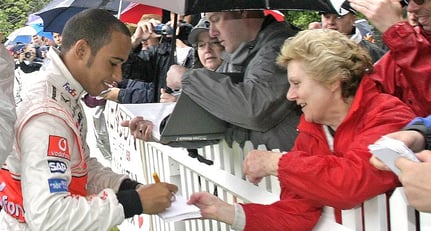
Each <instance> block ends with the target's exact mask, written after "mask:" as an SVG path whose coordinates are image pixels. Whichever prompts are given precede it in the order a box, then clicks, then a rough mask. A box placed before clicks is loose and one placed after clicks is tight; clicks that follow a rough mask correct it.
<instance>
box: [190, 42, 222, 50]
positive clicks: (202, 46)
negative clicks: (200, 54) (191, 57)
mask: <svg viewBox="0 0 431 231" xmlns="http://www.w3.org/2000/svg"><path fill="white" fill-rule="evenodd" d="M207 45H208V46H209V47H210V48H216V47H220V46H221V45H220V42H219V41H209V42H203V41H199V42H197V43H196V44H195V48H197V49H199V50H203V49H205V47H206V46H207Z"/></svg>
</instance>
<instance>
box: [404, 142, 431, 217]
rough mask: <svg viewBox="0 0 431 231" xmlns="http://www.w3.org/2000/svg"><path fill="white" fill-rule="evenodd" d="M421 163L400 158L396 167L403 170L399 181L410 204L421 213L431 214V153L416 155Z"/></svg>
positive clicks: (425, 152) (426, 151)
mask: <svg viewBox="0 0 431 231" xmlns="http://www.w3.org/2000/svg"><path fill="white" fill-rule="evenodd" d="M416 156H417V157H418V159H419V160H421V161H423V162H420V163H416V162H413V161H411V160H408V159H406V158H398V159H397V160H396V161H395V165H396V166H397V167H398V168H399V169H400V170H401V174H400V175H399V177H398V178H399V179H400V182H401V184H403V186H404V192H405V193H406V196H407V200H408V201H409V204H410V205H411V206H413V207H414V208H416V209H417V210H419V211H423V212H431V196H430V195H431V177H430V175H431V151H429V150H425V151H422V152H420V153H418V154H417V155H416Z"/></svg>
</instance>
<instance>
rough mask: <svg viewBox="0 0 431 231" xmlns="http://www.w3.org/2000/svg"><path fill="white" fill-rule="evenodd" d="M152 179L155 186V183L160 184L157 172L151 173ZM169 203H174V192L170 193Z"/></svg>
mask: <svg viewBox="0 0 431 231" xmlns="http://www.w3.org/2000/svg"><path fill="white" fill-rule="evenodd" d="M153 179H154V182H155V183H156V184H157V183H160V178H159V174H157V172H154V173H153ZM171 195H172V196H171V201H172V202H173V201H175V199H176V197H175V193H174V192H171Z"/></svg>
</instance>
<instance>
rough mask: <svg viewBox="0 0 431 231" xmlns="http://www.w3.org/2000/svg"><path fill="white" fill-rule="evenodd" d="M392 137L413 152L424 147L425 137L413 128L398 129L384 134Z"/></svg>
mask: <svg viewBox="0 0 431 231" xmlns="http://www.w3.org/2000/svg"><path fill="white" fill-rule="evenodd" d="M385 136H387V137H390V138H392V139H396V140H399V141H401V142H403V143H404V144H405V145H406V146H407V147H409V148H410V149H411V150H412V151H413V152H420V151H422V150H424V149H425V138H424V136H423V135H422V134H421V133H420V132H418V131H413V130H407V131H398V132H393V133H390V134H387V135H385Z"/></svg>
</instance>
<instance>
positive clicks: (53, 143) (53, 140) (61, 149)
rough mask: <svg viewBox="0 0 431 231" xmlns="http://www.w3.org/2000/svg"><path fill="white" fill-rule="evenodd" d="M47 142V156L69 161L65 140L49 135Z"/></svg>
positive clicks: (67, 144) (67, 145) (67, 146)
mask: <svg viewBox="0 0 431 231" xmlns="http://www.w3.org/2000/svg"><path fill="white" fill-rule="evenodd" d="M48 142H49V143H48V154H47V155H48V156H53V157H59V158H63V159H66V160H70V151H69V143H68V142H67V139H66V138H64V137H61V136H53V135H50V136H49V141H48Z"/></svg>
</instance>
